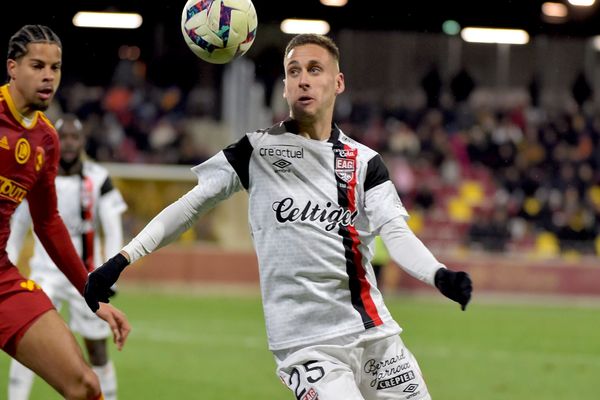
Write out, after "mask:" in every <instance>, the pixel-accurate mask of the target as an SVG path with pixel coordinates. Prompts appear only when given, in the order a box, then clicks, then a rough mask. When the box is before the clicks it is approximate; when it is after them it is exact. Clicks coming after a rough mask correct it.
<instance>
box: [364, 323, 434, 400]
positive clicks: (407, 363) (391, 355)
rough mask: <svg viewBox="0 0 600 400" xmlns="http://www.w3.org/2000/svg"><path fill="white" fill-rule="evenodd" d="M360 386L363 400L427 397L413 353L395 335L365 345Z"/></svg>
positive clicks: (423, 381) (425, 387) (415, 399)
mask: <svg viewBox="0 0 600 400" xmlns="http://www.w3.org/2000/svg"><path fill="white" fill-rule="evenodd" d="M361 364H362V367H361V371H360V375H359V378H358V381H359V387H360V390H361V392H362V393H363V395H364V397H365V399H366V400H409V399H413V400H429V399H431V397H430V395H429V391H428V390H427V385H426V384H425V380H424V379H423V374H422V373H421V368H420V367H419V364H418V363H417V360H416V359H415V357H414V356H413V354H412V353H411V352H410V351H409V350H408V349H407V348H406V346H405V345H404V343H403V342H402V340H401V339H400V337H399V336H398V335H394V336H391V337H388V338H385V339H381V340H378V341H375V342H371V343H367V344H366V345H365V349H364V353H363V356H362V363H361Z"/></svg>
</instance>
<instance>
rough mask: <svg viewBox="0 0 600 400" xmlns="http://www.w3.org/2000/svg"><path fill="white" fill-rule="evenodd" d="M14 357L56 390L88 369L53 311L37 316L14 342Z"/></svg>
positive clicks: (77, 346) (71, 335)
mask: <svg viewBox="0 0 600 400" xmlns="http://www.w3.org/2000/svg"><path fill="white" fill-rule="evenodd" d="M14 358H15V359H16V360H17V361H19V362H20V363H22V364H23V365H25V366H26V367H28V368H30V369H31V370H32V371H34V372H35V373H36V374H37V375H39V376H40V377H42V378H43V379H44V380H45V381H46V382H48V383H49V384H50V385H52V386H53V387H55V388H56V389H57V390H59V391H60V392H64V390H65V388H66V387H68V386H69V385H70V384H72V383H74V382H81V381H82V379H83V377H84V375H85V374H87V373H88V372H89V369H90V368H89V366H88V365H87V364H86V362H85V361H84V359H83V356H82V352H81V349H80V348H79V345H78V344H77V342H76V340H75V337H74V336H73V334H72V333H71V332H70V331H69V329H68V327H67V325H66V324H65V322H64V321H63V320H62V318H61V317H60V315H59V314H58V312H56V310H50V311H48V312H46V313H44V314H43V315H41V316H40V317H39V318H38V319H37V320H36V321H35V322H34V323H33V324H32V325H31V326H30V327H29V329H28V330H27V332H25V334H24V335H23V337H22V338H21V340H20V341H19V343H18V344H17V349H16V353H15V355H14Z"/></svg>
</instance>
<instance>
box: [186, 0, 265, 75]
mask: <svg viewBox="0 0 600 400" xmlns="http://www.w3.org/2000/svg"><path fill="white" fill-rule="evenodd" d="M257 25H258V19H257V17H256V10H255V9H254V4H252V1H250V0H188V1H187V3H185V7H184V8H183V13H182V15H181V32H182V33H183V37H184V39H185V42H186V43H187V45H188V46H189V48H190V49H191V50H192V51H193V52H194V54H196V55H197V56H198V57H200V58H201V59H202V60H204V61H208V62H210V63H213V64H225V63H228V62H230V61H231V60H233V59H234V58H236V57H239V56H241V55H243V54H244V53H246V52H247V51H248V49H249V48H250V47H251V46H252V43H254V38H255V36H256V28H257Z"/></svg>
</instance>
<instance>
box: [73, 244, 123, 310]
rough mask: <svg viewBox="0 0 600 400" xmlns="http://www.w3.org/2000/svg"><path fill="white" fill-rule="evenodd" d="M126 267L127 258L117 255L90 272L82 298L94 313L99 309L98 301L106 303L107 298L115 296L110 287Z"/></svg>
mask: <svg viewBox="0 0 600 400" xmlns="http://www.w3.org/2000/svg"><path fill="white" fill-rule="evenodd" d="M128 265H129V261H127V258H125V256H124V255H123V254H121V253H119V254H117V255H116V256H114V257H113V258H111V259H109V260H108V261H106V262H105V263H104V264H102V265H101V266H100V267H98V268H97V269H95V270H94V271H92V272H90V274H89V275H88V279H87V282H86V283H85V288H84V289H83V297H85V302H86V303H87V305H88V307H90V309H91V310H92V311H93V312H96V311H97V310H98V308H99V307H100V305H99V304H98V302H99V301H101V302H102V303H108V302H109V298H110V297H111V296H113V295H114V294H115V292H114V290H113V287H112V286H113V285H114V284H115V282H117V279H119V275H121V272H122V271H123V270H124V269H125V267H126V266H128Z"/></svg>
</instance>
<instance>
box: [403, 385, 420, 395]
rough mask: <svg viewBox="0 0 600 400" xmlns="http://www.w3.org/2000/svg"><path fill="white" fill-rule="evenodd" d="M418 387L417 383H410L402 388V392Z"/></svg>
mask: <svg viewBox="0 0 600 400" xmlns="http://www.w3.org/2000/svg"><path fill="white" fill-rule="evenodd" d="M418 387H419V385H417V384H415V383H411V384H410V385H408V386H407V387H405V388H404V390H403V392H406V393H412V392H414V391H415V390H417V388H418Z"/></svg>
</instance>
